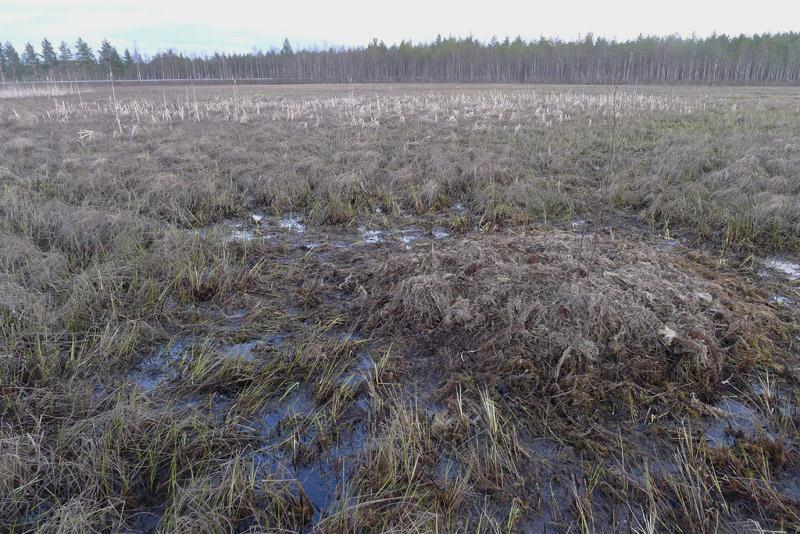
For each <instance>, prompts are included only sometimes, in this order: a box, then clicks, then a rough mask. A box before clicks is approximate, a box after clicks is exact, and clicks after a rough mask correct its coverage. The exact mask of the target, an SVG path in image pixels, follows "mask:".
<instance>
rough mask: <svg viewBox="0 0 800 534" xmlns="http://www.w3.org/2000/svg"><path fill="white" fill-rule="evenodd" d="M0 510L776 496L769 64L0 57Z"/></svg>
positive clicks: (798, 496) (35, 527) (128, 522)
mask: <svg viewBox="0 0 800 534" xmlns="http://www.w3.org/2000/svg"><path fill="white" fill-rule="evenodd" d="M0 191H2V194H0V532H14V533H18V532H209V533H211V532H264V531H304V532H312V531H314V532H343V531H345V532H373V531H387V530H393V531H403V532H406V531H407V532H431V531H436V532H451V531H460V532H476V531H477V532H609V531H619V532H674V531H682V532H698V533H700V532H719V531H723V532H742V531H745V532H767V531H770V532H774V531H786V532H794V531H797V530H798V529H800V408H798V402H800V401H798V394H799V393H800V382H798V378H800V359H798V358H800V259H799V258H800V89H796V88H783V89H776V88H699V87H694V88H690V87H686V88H657V87H655V88H633V87H622V88H619V89H617V90H615V89H613V88H611V87H591V86H498V85H495V86H480V85H470V86H455V85H453V86H450V85H439V86H432V85H430V86H429V85H413V86H401V85H392V86H390V85H376V86H367V85H354V86H347V85H342V86H318V85H307V86H260V87H247V86H227V87H223V86H216V87H202V86H186V87H177V86H164V87H116V88H115V90H114V91H113V92H112V89H111V88H109V87H99V86H96V87H92V86H88V85H84V86H80V87H72V86H62V87H52V86H40V87H32V86H31V87H21V86H17V87H14V88H10V87H9V86H4V87H0Z"/></svg>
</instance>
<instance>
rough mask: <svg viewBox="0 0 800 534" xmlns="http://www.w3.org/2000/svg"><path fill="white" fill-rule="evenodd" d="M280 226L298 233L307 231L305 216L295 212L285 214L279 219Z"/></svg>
mask: <svg viewBox="0 0 800 534" xmlns="http://www.w3.org/2000/svg"><path fill="white" fill-rule="evenodd" d="M278 226H280V227H281V228H285V229H287V230H289V231H290V232H296V233H298V234H302V233H303V232H305V231H306V225H305V223H304V221H303V218H301V217H299V216H297V215H293V214H289V215H284V216H283V217H281V218H280V219H278Z"/></svg>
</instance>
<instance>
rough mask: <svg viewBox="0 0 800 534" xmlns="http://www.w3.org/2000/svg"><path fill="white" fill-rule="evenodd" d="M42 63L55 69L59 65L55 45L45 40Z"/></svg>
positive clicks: (43, 42)
mask: <svg viewBox="0 0 800 534" xmlns="http://www.w3.org/2000/svg"><path fill="white" fill-rule="evenodd" d="M42 63H44V64H45V65H46V66H47V67H49V68H53V67H55V66H56V65H58V56H56V51H55V49H54V48H53V44H52V43H51V42H50V41H49V40H47V38H45V39H44V40H42Z"/></svg>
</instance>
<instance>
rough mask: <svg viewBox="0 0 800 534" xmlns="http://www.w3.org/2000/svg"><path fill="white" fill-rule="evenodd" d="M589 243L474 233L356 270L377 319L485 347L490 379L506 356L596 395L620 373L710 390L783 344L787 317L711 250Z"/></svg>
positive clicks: (638, 383)
mask: <svg viewBox="0 0 800 534" xmlns="http://www.w3.org/2000/svg"><path fill="white" fill-rule="evenodd" d="M591 246H592V245H590V244H589V242H588V240H587V239H582V238H581V237H580V236H576V235H574V234H565V233H559V232H555V233H541V234H527V235H525V234H523V235H518V236H501V235H497V234H495V235H489V236H485V237H479V236H474V235H473V236H470V239H465V240H462V241H453V242H451V243H447V244H444V245H443V246H441V247H439V248H435V249H432V250H430V251H427V252H414V253H410V252H409V253H399V254H395V255H392V256H391V257H389V259H388V261H386V262H385V263H377V262H375V263H372V264H370V265H369V266H368V267H367V270H366V272H364V273H363V274H361V275H360V276H359V277H358V278H356V277H355V276H354V277H353V278H351V279H350V283H351V284H352V286H353V288H354V290H356V291H358V292H359V293H360V295H361V297H360V301H359V302H360V307H361V317H363V320H362V326H363V328H365V329H366V330H367V331H370V332H374V333H376V334H379V335H383V336H395V337H406V338H410V339H412V340H415V341H416V342H417V343H418V344H419V345H421V346H424V347H425V351H426V353H430V354H438V355H442V354H444V355H450V357H459V358H461V359H462V360H464V359H468V360H470V361H473V362H475V363H476V365H477V366H478V367H481V366H483V367H484V369H483V370H484V371H491V372H487V373H486V375H485V376H484V378H485V379H486V380H489V381H490V382H491V381H493V378H492V376H498V375H499V374H500V372H499V369H502V370H503V372H502V374H503V375H505V376H506V377H507V378H506V379H507V380H508V381H509V382H510V383H511V384H513V385H517V386H519V387H524V388H525V389H528V388H533V389H534V390H538V389H540V388H546V389H548V390H549V391H553V392H562V393H563V392H569V396H571V397H572V398H573V399H574V400H575V401H583V403H586V404H587V405H588V404H591V403H592V402H594V401H597V400H601V399H603V398H605V395H606V394H607V393H609V392H611V391H613V390H614V389H615V388H614V385H620V384H627V386H626V387H624V388H622V389H625V390H628V389H629V388H633V389H634V390H638V391H640V392H641V391H642V388H643V390H646V391H649V392H650V393H661V392H665V391H669V390H672V389H673V388H676V387H678V388H680V390H681V391H682V394H686V395H695V396H697V397H698V398H701V399H703V400H706V401H711V400H713V399H714V398H715V396H716V395H717V393H718V391H719V388H720V386H721V382H722V380H723V370H731V369H734V368H746V367H750V366H752V365H754V364H756V363H758V364H764V365H770V364H771V362H772V358H774V357H777V356H778V355H779V354H780V353H781V351H780V349H779V348H778V346H777V343H778V341H779V340H780V339H781V338H782V337H783V336H785V331H786V325H784V324H783V323H782V322H781V321H780V320H779V319H778V318H777V317H776V315H775V313H774V311H773V310H772V309H771V308H770V307H768V306H766V305H765V304H764V303H763V300H761V301H760V300H759V299H758V298H757V297H754V296H753V295H752V294H750V292H749V289H747V288H746V286H744V285H743V284H742V283H741V281H739V280H738V279H736V278H735V277H733V276H731V275H728V274H726V273H725V272H724V269H722V270H721V269H720V268H719V266H718V265H717V266H714V267H712V266H710V265H708V263H709V261H708V260H707V259H705V258H704V257H703V256H702V255H696V256H694V257H692V255H690V256H688V257H676V256H675V255H670V254H669V253H667V252H659V251H656V250H654V249H653V248H652V247H651V246H649V245H647V244H644V243H634V242H628V241H620V242H612V243H602V244H600V245H599V246H598V247H597V250H596V251H595V252H594V253H591V252H590V250H589V249H590V247H591ZM584 248H585V250H583V252H581V251H582V249H584ZM581 258H583V259H581ZM359 268H361V267H359ZM715 269H716V271H715ZM355 280H357V282H356V281H355ZM489 361H491V362H492V363H491V364H489V363H488V362H489ZM495 367H497V368H495ZM613 395H616V393H615V394H613ZM613 395H612V396H613Z"/></svg>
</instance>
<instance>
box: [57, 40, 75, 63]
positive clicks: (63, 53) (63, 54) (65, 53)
mask: <svg viewBox="0 0 800 534" xmlns="http://www.w3.org/2000/svg"><path fill="white" fill-rule="evenodd" d="M58 60H59V61H60V62H61V63H63V64H66V63H69V62H71V61H72V50H71V49H70V47H69V45H68V44H67V43H66V42H64V41H61V44H60V45H58Z"/></svg>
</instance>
